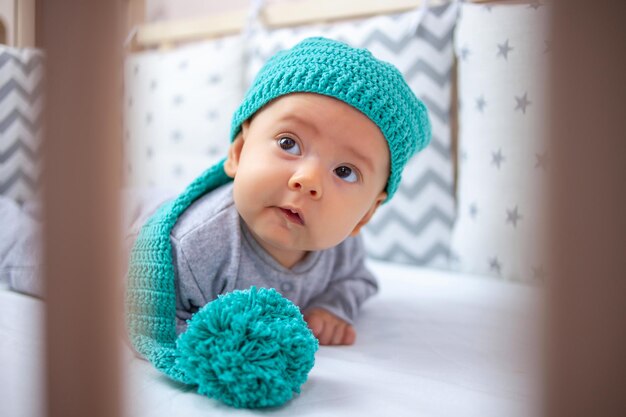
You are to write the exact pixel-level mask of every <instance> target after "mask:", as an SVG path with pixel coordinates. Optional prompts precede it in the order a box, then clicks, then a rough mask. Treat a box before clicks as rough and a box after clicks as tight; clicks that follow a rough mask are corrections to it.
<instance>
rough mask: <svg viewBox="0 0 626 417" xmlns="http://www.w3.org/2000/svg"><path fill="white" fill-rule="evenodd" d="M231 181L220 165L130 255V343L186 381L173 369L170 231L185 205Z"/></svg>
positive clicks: (147, 229)
mask: <svg viewBox="0 0 626 417" xmlns="http://www.w3.org/2000/svg"><path fill="white" fill-rule="evenodd" d="M230 180H231V178H230V177H228V176H227V175H226V173H225V172H224V161H221V162H219V163H218V164H216V165H214V166H213V167H211V168H209V169H208V170H206V171H205V172H204V173H203V174H202V175H201V176H200V177H198V178H196V180H195V181H193V182H192V183H191V184H190V185H189V186H188V187H187V189H186V190H185V191H184V192H183V193H182V194H180V195H179V196H178V197H177V198H176V199H175V200H173V201H171V202H167V203H165V204H163V205H162V206H161V207H159V209H158V210H157V212H156V213H155V214H154V215H152V217H150V218H149V219H148V221H147V222H146V223H145V224H144V226H143V227H142V228H141V230H140V231H139V235H138V236H137V240H136V241H135V245H134V246H133V249H132V250H131V254H130V265H129V271H128V277H127V279H128V283H127V290H126V306H127V314H126V317H127V322H128V323H127V324H128V331H129V334H130V339H131V342H132V344H133V346H134V347H135V349H136V350H137V352H139V353H140V354H141V355H143V356H144V357H145V358H146V359H148V360H149V361H150V362H152V363H153V364H154V366H155V367H156V368H157V369H159V370H160V371H162V372H164V373H165V374H167V375H169V376H170V377H172V378H173V379H175V380H178V381H180V382H184V383H190V382H191V381H189V379H188V378H186V376H185V375H184V374H183V373H181V372H180V371H179V370H178V369H177V368H176V367H175V366H174V365H175V359H176V293H175V285H174V264H173V259H172V246H171V243H170V232H171V231H172V228H173V227H174V224H175V223H176V220H178V217H179V216H180V215H181V214H182V213H183V212H184V211H185V210H186V209H187V207H189V206H190V205H191V204H192V203H193V202H194V201H196V200H197V199H198V198H199V197H201V196H202V195H204V194H205V193H207V192H209V191H211V190H213V189H215V188H217V187H219V186H220V185H223V184H226V183H227V182H228V181H230Z"/></svg>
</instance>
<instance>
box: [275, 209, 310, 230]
mask: <svg viewBox="0 0 626 417" xmlns="http://www.w3.org/2000/svg"><path fill="white" fill-rule="evenodd" d="M279 209H280V211H282V212H283V214H284V215H285V216H286V217H287V219H288V220H290V221H291V222H293V223H295V224H299V225H300V226H304V218H302V215H301V214H300V213H299V212H298V211H297V210H294V209H290V208H284V207H279Z"/></svg>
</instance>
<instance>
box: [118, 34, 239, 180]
mask: <svg viewBox="0 0 626 417" xmlns="http://www.w3.org/2000/svg"><path fill="white" fill-rule="evenodd" d="M243 67H244V65H243V44H242V40H241V37H240V36H230V37H224V38H220V39H216V40H210V41H202V42H197V43H192V44H188V45H185V46H181V47H179V48H176V49H174V50H166V51H158V50H157V51H147V52H141V53H137V54H133V55H131V56H130V57H128V58H127V59H126V62H125V103H124V114H125V132H124V135H125V138H124V145H125V146H124V149H125V153H124V154H125V159H126V163H125V165H126V167H125V169H126V174H127V182H128V185H129V186H131V187H145V186H153V185H154V186H158V187H164V188H169V189H172V190H181V189H182V188H183V187H185V186H186V185H187V184H189V182H191V181H192V180H193V179H194V178H196V177H197V176H198V175H200V173H201V172H202V171H204V170H205V169H206V168H207V167H209V166H211V165H213V164H214V163H215V162H217V161H218V160H219V159H221V158H223V157H224V156H225V155H226V151H227V148H228V145H229V140H228V138H229V129H230V121H231V117H232V115H233V112H234V111H235V109H236V108H237V106H238V105H239V102H240V101H241V98H242V96H243Z"/></svg>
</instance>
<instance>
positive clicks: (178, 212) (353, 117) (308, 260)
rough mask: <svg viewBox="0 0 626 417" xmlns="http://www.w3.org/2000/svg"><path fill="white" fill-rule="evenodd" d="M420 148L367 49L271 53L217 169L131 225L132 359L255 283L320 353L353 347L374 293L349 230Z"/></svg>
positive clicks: (426, 132) (405, 97) (414, 121)
mask: <svg viewBox="0 0 626 417" xmlns="http://www.w3.org/2000/svg"><path fill="white" fill-rule="evenodd" d="M429 140H430V124H429V121H428V115H427V111H426V108H425V106H424V104H423V103H422V102H421V101H420V100H418V99H417V98H416V97H415V95H414V94H413V93H412V91H411V90H410V88H409V87H408V86H407V84H406V82H405V81H404V79H403V78H402V76H401V74H400V73H399V71H398V70H397V69H396V68H395V67H393V66H392V65H390V64H388V63H385V62H382V61H379V60H377V59H376V58H374V57H373V56H372V55H371V53H370V52H369V51H367V50H365V49H356V48H352V47H349V46H348V45H346V44H344V43H341V42H337V41H332V40H329V39H325V38H309V39H306V40H304V41H302V42H301V43H299V44H298V45H296V46H295V47H293V48H292V49H290V50H287V51H281V52H279V53H277V54H276V55H274V56H273V57H272V58H271V59H270V60H269V61H268V62H267V63H266V64H265V66H264V67H263V68H262V69H261V71H260V72H259V74H258V75H257V77H256V79H255V80H254V82H253V84H252V86H251V87H250V89H249V90H248V92H247V94H246V96H245V97H244V99H243V102H242V103H241V105H240V107H239V108H238V109H237V110H236V112H235V114H234V116H233V121H232V128H231V145H230V148H229V151H228V155H227V157H226V158H225V159H224V160H222V161H221V162H219V163H218V164H217V165H215V166H213V167H211V168H209V169H208V170H207V171H206V172H205V173H203V174H202V175H201V176H200V177H199V178H197V179H196V180H195V181H194V182H193V183H192V184H191V185H189V187H188V188H187V189H186V190H185V191H184V192H183V193H182V194H181V195H179V196H178V197H177V198H175V199H172V200H168V201H166V202H165V203H163V204H159V206H158V209H156V212H154V211H155V210H154V209H151V210H144V212H145V213H143V214H142V215H139V216H136V217H138V218H139V219H141V220H140V221H138V222H137V223H136V228H135V230H131V240H132V241H134V242H135V243H134V247H133V250H132V252H131V256H130V265H129V273H128V290H127V303H128V307H129V311H128V318H129V327H130V331H131V334H132V335H133V337H132V340H133V344H134V345H135V348H136V349H137V351H138V352H139V353H141V354H143V355H144V356H146V357H149V356H150V355H151V353H154V350H153V347H154V343H155V341H156V343H157V344H159V345H162V346H166V347H167V346H169V347H171V346H173V343H174V340H175V339H176V336H177V335H178V334H180V333H182V332H184V331H185V329H186V326H187V320H189V319H190V318H191V316H192V315H193V314H194V313H196V312H197V311H198V310H199V309H200V308H202V307H203V306H204V305H206V304H207V303H209V302H211V301H212V300H214V299H215V298H217V296H218V295H220V294H224V293H228V292H232V291H234V290H237V289H247V288H249V287H251V286H253V285H254V286H257V287H271V288H275V289H276V290H278V291H279V292H280V293H281V294H282V295H283V296H285V297H286V298H288V299H290V300H291V301H293V302H294V303H295V304H296V305H298V306H299V307H300V308H301V310H302V312H303V315H304V318H305V320H306V322H307V323H308V325H309V327H310V328H311V330H312V331H313V333H314V334H315V336H316V337H317V338H318V339H319V342H320V343H321V344H322V345H350V344H353V343H354V341H355V338H356V334H355V330H354V327H353V324H354V321H355V319H356V317H357V314H358V312H359V308H360V306H361V305H362V304H363V302H364V301H365V300H366V299H368V298H369V297H371V296H372V295H373V294H375V293H376V291H377V284H376V280H375V278H374V276H373V275H372V274H371V273H370V272H369V271H368V270H367V268H366V267H365V264H364V259H365V253H364V249H363V243H362V241H361V238H360V236H359V231H360V229H361V228H362V227H363V226H364V225H365V224H367V222H368V221H369V220H370V219H371V217H372V215H374V213H375V211H376V209H377V208H378V207H379V206H380V205H381V204H383V203H385V202H387V201H389V199H390V198H391V197H392V196H393V194H394V193H395V191H396V189H397V187H398V183H399V181H400V177H401V173H402V169H403V168H404V166H405V164H406V162H407V161H408V159H409V158H410V157H411V156H412V155H414V154H415V153H416V152H417V151H419V150H421V149H423V148H424V147H425V146H426V145H427V144H428V142H429ZM144 208H145V207H144ZM1 212H2V205H0V213H1ZM148 215H150V218H149V219H148V220H147V221H145V222H144V220H145V218H146V217H147V216H148ZM1 249H2V247H1V245H0V250H1ZM22 252H24V251H22ZM1 255H2V253H0V267H2V266H3V262H4V264H9V266H10V264H11V262H12V261H11V259H9V260H8V261H7V259H6V257H5V259H4V260H3V259H2V256H1ZM9 255H10V254H9ZM9 258H10V256H9ZM14 263H15V262H14ZM1 269H2V268H0V270H1ZM13 270H17V269H15V268H14V269H13ZM21 270H23V269H21ZM7 280H8V281H9V283H11V284H12V286H13V287H14V288H15V289H17V290H20V291H23V292H29V293H35V294H36V293H37V291H35V290H34V288H35V285H34V284H32V285H31V284H30V282H31V281H30V280H28V279H24V278H19V277H17V276H14V277H9V278H8V279H7ZM31 287H32V288H31ZM29 288H30V289H29ZM174 316H175V317H176V326H174V324H173V317H174Z"/></svg>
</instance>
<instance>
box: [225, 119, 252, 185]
mask: <svg viewBox="0 0 626 417" xmlns="http://www.w3.org/2000/svg"><path fill="white" fill-rule="evenodd" d="M249 125H250V123H249V122H248V121H247V120H246V121H245V122H243V123H242V125H241V132H239V134H238V135H237V136H236V137H235V140H233V142H232V143H231V144H230V147H229V148H228V155H227V156H226V162H224V172H226V175H228V176H229V177H231V178H235V174H236V173H237V168H239V158H240V157H241V150H242V149H243V143H244V140H245V137H246V135H247V134H248V127H249Z"/></svg>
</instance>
